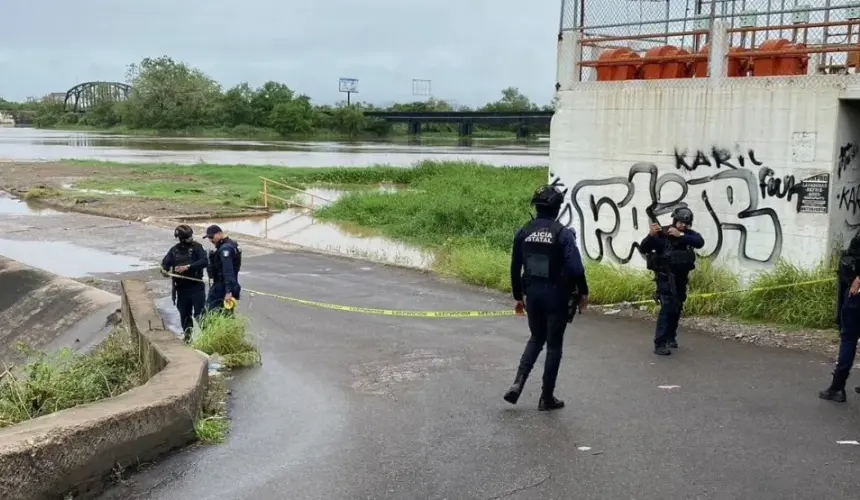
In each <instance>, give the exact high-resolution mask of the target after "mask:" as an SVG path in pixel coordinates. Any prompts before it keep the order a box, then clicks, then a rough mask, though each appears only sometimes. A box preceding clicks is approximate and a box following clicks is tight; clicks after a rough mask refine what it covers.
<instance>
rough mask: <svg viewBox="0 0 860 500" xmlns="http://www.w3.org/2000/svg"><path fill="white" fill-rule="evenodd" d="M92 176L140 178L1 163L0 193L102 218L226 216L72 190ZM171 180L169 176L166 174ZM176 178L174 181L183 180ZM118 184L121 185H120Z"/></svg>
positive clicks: (200, 206) (197, 206)
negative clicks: (30, 198) (78, 183)
mask: <svg viewBox="0 0 860 500" xmlns="http://www.w3.org/2000/svg"><path fill="white" fill-rule="evenodd" d="M92 177H100V178H111V179H116V180H119V181H122V180H127V181H132V180H137V179H140V178H143V177H142V176H141V175H140V174H138V173H137V172H135V171H134V169H116V168H107V167H98V166H88V165H67V164H64V163H8V162H6V163H4V162H0V190H2V191H6V192H8V193H10V194H12V195H14V196H17V197H19V198H22V199H27V198H28V197H30V196H32V195H33V194H35V193H36V192H38V196H35V197H34V198H35V200H34V202H35V203H37V204H39V205H43V206H47V207H54V208H59V209H63V210H72V211H76V212H83V213H89V214H93V215H103V216H106V217H113V218H119V219H125V220H135V221H142V220H146V219H150V218H170V217H176V216H180V215H181V216H204V215H205V216H218V217H223V216H224V215H225V209H224V207H222V206H219V205H217V204H216V203H215V201H213V204H206V203H198V202H188V201H177V200H164V199H156V198H145V197H141V196H134V195H133V194H120V193H117V194H111V193H91V192H82V191H77V190H75V189H74V185H75V183H76V182H80V181H82V180H85V179H89V178H92ZM165 178H166V179H170V174H165ZM182 178H183V177H182V176H177V179H182ZM120 184H121V182H120ZM253 212H254V210H252V209H242V208H238V209H230V210H229V211H228V213H229V214H231V215H232V214H236V213H240V214H242V213H253Z"/></svg>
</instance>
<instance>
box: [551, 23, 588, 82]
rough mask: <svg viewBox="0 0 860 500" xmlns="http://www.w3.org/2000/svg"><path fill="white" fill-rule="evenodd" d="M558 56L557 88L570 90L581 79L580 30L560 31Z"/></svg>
mask: <svg viewBox="0 0 860 500" xmlns="http://www.w3.org/2000/svg"><path fill="white" fill-rule="evenodd" d="M556 58H557V59H556V77H555V81H556V90H570V89H572V88H573V84H574V83H576V82H578V81H579V62H580V61H582V46H581V45H580V44H579V33H578V32H576V31H562V32H561V33H559V35H558V49H557V53H556Z"/></svg>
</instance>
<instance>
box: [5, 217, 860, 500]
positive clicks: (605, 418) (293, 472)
mask: <svg viewBox="0 0 860 500" xmlns="http://www.w3.org/2000/svg"><path fill="white" fill-rule="evenodd" d="M0 231H2V232H3V236H2V237H3V238H10V239H16V240H22V241H33V240H42V241H43V242H47V241H48V240H54V241H56V240H60V239H62V240H63V241H67V242H72V243H74V244H76V245H78V246H80V247H86V248H90V249H96V250H102V251H108V252H110V251H114V252H119V253H122V254H124V255H127V256H134V257H137V258H139V259H143V260H153V259H156V258H160V256H161V255H162V254H163V252H164V251H166V249H167V247H169V245H170V244H171V243H172V239H171V236H172V235H171V231H170V230H169V229H161V228H155V227H150V226H143V225H139V224H133V223H125V222H122V223H117V222H116V221H112V220H109V219H99V218H96V217H90V216H81V215H74V216H72V215H63V216H51V217H46V216H40V217H27V218H23V217H19V218H18V219H17V220H16V221H13V222H9V218H4V219H3V220H2V221H0ZM237 239H239V240H240V242H241V238H239V237H237ZM2 247H3V245H2V244H0V253H2ZM244 248H245V252H246V253H245V261H244V263H243V268H242V270H243V272H242V276H241V277H240V279H241V282H242V284H243V286H244V287H246V289H248V288H250V289H258V290H263V291H267V292H272V293H279V294H284V295H289V296H293V297H300V298H307V299H312V300H316V301H323V302H332V303H338V304H347V305H356V306H367V307H383V308H391V309H421V310H434V309H435V310H439V309H445V310H451V309H457V310H463V309H493V310H495V309H499V308H504V307H508V306H509V299H508V298H507V297H505V296H503V295H499V294H494V293H487V292H484V291H481V290H478V289H475V288H472V287H467V286H463V285H459V284H455V283H448V282H443V281H441V280H439V279H437V278H434V277H432V276H429V275H424V274H420V273H417V272H413V271H408V270H402V269H395V268H389V267H384V266H381V265H375V264H371V263H367V262H362V261H356V260H349V259H345V258H335V257H327V256H321V255H315V254H305V253H296V252H289V253H288V252H275V251H270V250H266V249H259V248H256V249H255V248H253V247H252V246H250V245H245V246H244ZM153 262H154V260H153ZM123 273H125V274H110V273H103V274H101V275H100V276H102V277H105V276H113V277H114V278H115V279H119V278H121V277H123V276H130V275H143V274H145V273H143V272H141V271H139V270H138V271H135V270H133V269H124V270H123ZM129 273H131V274H129ZM153 284H154V285H155V284H158V285H159V286H163V282H153ZM165 290H166V288H165ZM239 307H240V310H241V311H242V312H244V313H246V314H247V315H248V316H249V317H250V318H251V321H252V325H253V329H254V331H255V332H256V333H257V334H258V335H259V337H260V342H261V344H262V349H263V365H262V366H260V367H257V368H252V369H248V370H245V371H242V372H238V373H237V374H236V375H235V378H234V379H233V382H232V385H231V388H232V391H233V393H232V396H231V399H230V416H231V418H232V426H233V428H232V432H231V435H230V436H229V438H228V440H227V441H226V442H225V443H224V444H221V445H217V446H198V447H192V448H190V449H186V450H184V451H180V452H177V453H175V454H173V455H171V456H168V457H165V458H164V459H162V460H160V461H158V463H156V464H152V465H150V466H148V467H145V468H144V470H143V471H141V472H140V473H137V474H135V475H133V476H132V477H130V478H129V479H128V480H127V481H126V483H125V484H122V485H119V486H116V487H114V488H112V489H111V490H109V491H108V492H106V493H105V494H104V495H103V496H102V498H104V499H127V500H131V499H153V500H160V499H164V500H167V499H188V498H194V499H261V500H266V499H272V500H274V499H290V500H305V499H307V500H310V499H314V500H316V499H320V500H322V499H344V500H346V499H350V500H352V499H440V500H441V499H449V500H452V499H482V500H484V499H486V500H489V499H501V498H504V499H515V500H521V499H574V498H575V499H637V500H645V499H655V500H656V499H747V498H749V499H817V498H827V499H856V498H858V497H860V446H857V445H850V444H837V441H842V440H857V441H860V396H856V395H854V394H851V395H850V398H849V402H848V403H847V404H842V405H838V404H835V403H830V402H825V401H821V400H819V399H818V398H817V397H816V392H817V391H818V390H819V389H821V388H823V387H824V386H826V384H827V382H828V374H829V372H830V365H829V363H828V360H826V359H824V358H822V357H819V356H815V355H811V354H802V353H797V352H792V351H788V350H782V349H771V348H760V347H755V346H751V345H748V344H739V343H734V342H729V341H722V340H717V339H714V338H712V337H709V336H707V335H705V334H702V333H698V332H693V331H685V330H682V331H681V332H680V335H679V343H680V344H681V347H680V349H679V350H678V351H677V352H676V354H675V355H673V356H671V357H668V358H658V357H656V356H654V355H653V354H651V334H652V331H653V323H648V322H641V321H638V320H633V319H626V318H616V317H604V316H601V315H597V314H586V315H584V316H581V317H577V318H576V320H575V321H574V323H573V325H572V326H571V327H570V328H569V329H568V333H567V336H566V339H565V357H564V359H563V361H562V367H561V373H560V375H559V383H558V395H559V397H561V398H562V399H564V400H565V401H566V403H567V407H566V408H564V409H562V410H559V411H557V412H549V413H544V412H538V411H537V399H538V396H539V389H540V374H541V370H542V362H543V359H542V358H541V360H540V361H539V363H538V365H537V366H536V367H535V372H534V373H533V375H532V377H531V379H530V380H529V383H528V385H527V388H526V392H525V394H524V395H523V397H522V398H521V399H520V403H519V404H518V405H517V406H511V405H509V404H507V403H505V402H504V401H503V400H502V394H503V393H504V391H505V390H506V389H507V387H508V385H509V384H510V382H511V381H512V378H513V376H514V372H515V370H516V365H517V361H518V358H519V356H520V353H521V351H522V348H523V347H524V344H525V341H526V340H527V338H528V334H527V331H526V325H525V322H524V321H523V320H522V319H521V318H514V317H502V318H482V319H421V318H400V317H388V316H375V315H365V314H357V313H351V312H340V311H332V310H326V309H320V308H314V307H309V306H303V305H297V304H293V303H289V302H284V301H279V300H277V299H274V298H270V297H264V296H256V297H251V296H249V295H247V294H246V295H245V296H244V297H243V300H242V301H241V303H240V306H239ZM854 379H855V381H856V377H854ZM661 386H664V388H661ZM666 386H677V387H672V388H665V387H666Z"/></svg>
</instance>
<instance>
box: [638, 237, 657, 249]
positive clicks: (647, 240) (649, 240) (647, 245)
mask: <svg viewBox="0 0 860 500" xmlns="http://www.w3.org/2000/svg"><path fill="white" fill-rule="evenodd" d="M656 247H657V238H656V237H655V236H651V235H650V234H647V235H645V237H644V238H642V242H641V243H639V251H640V252H642V253H651V252H653V251H654V250H655V249H656Z"/></svg>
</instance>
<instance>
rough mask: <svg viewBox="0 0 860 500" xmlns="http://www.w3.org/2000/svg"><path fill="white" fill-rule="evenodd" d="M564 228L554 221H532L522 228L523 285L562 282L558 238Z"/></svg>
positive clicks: (561, 264)
mask: <svg viewBox="0 0 860 500" xmlns="http://www.w3.org/2000/svg"><path fill="white" fill-rule="evenodd" d="M563 230H564V226H563V225H562V224H561V223H559V222H558V221H556V220H555V219H542V218H541V219H534V220H533V221H531V222H529V223H528V224H527V225H526V226H525V227H524V228H523V235H524V238H523V244H522V251H523V264H524V267H525V272H524V273H523V281H524V283H525V284H528V283H530V282H531V283H534V282H539V281H545V282H549V283H561V282H563V280H564V277H563V276H562V273H563V272H564V253H563V249H562V246H561V243H559V236H560V235H561V232H562V231H563Z"/></svg>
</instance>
